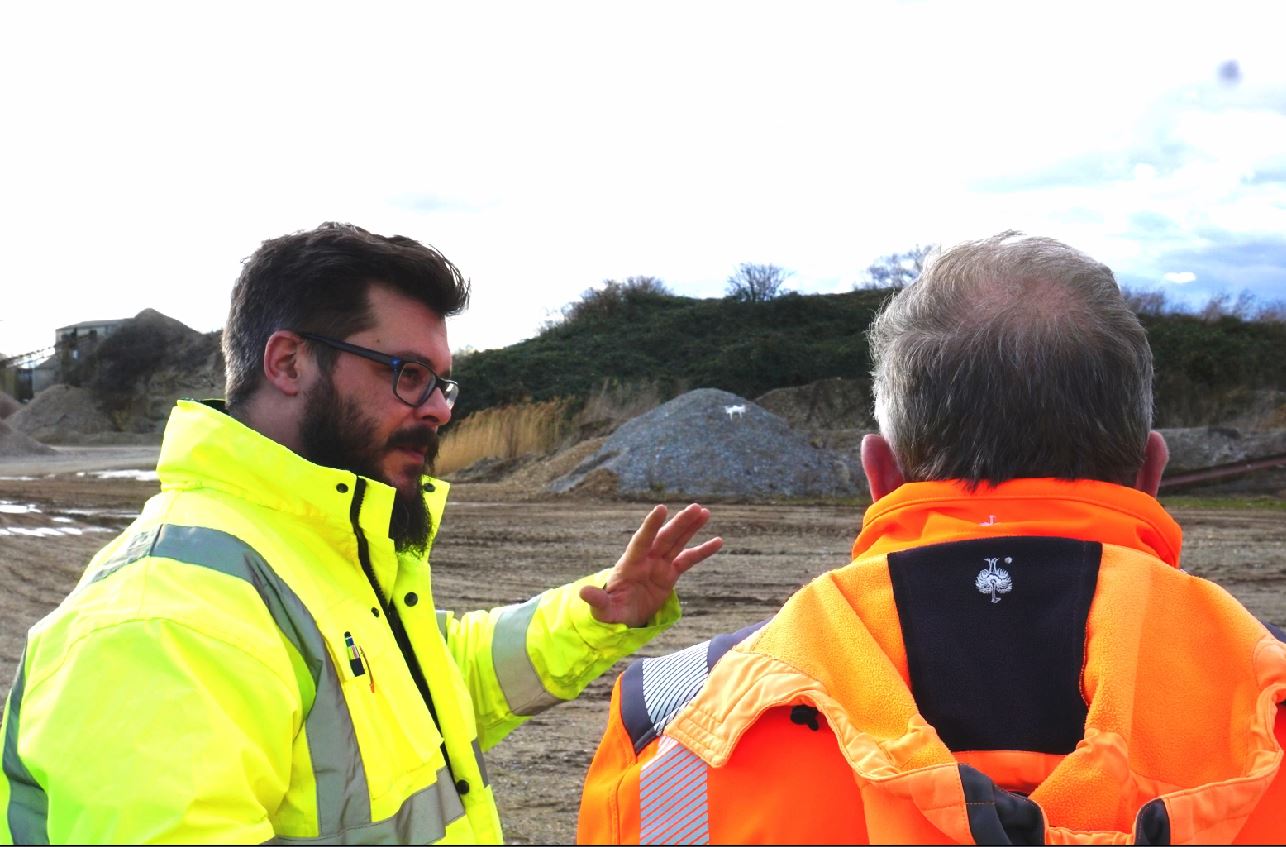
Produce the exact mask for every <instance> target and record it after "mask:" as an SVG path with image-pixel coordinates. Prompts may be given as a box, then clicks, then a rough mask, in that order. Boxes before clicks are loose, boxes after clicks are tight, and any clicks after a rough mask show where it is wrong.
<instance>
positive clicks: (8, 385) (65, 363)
mask: <svg viewBox="0 0 1286 847" xmlns="http://www.w3.org/2000/svg"><path fill="white" fill-rule="evenodd" d="M124 323H125V320H124V319H122V320H114V321H81V322H80V323H76V324H71V325H70V326H62V327H59V328H58V329H56V330H54V345H53V347H46V348H44V349H43V350H33V351H31V352H30V353H23V354H21V355H17V356H12V357H10V358H8V359H0V389H2V390H4V391H5V392H6V393H7V394H9V395H10V396H12V397H14V398H16V399H17V400H20V401H27V400H30V399H31V398H32V397H33V396H35V395H36V394H39V393H40V392H41V391H43V390H45V389H46V388H48V387H49V386H51V385H56V384H57V383H60V382H66V381H67V375H68V374H69V373H70V372H71V369H72V368H73V367H74V366H75V364H76V363H77V362H79V361H81V360H82V359H84V358H85V357H87V356H89V354H90V353H93V352H94V349H95V348H96V347H97V346H98V345H99V343H100V342H101V341H102V340H103V339H104V338H107V337H108V336H110V335H112V334H113V333H115V332H116V331H117V330H118V329H120V328H121V326H122V325H124ZM51 353H52V354H53V355H50V354H51Z"/></svg>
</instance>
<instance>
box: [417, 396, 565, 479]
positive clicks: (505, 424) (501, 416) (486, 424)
mask: <svg viewBox="0 0 1286 847" xmlns="http://www.w3.org/2000/svg"><path fill="white" fill-rule="evenodd" d="M567 407H568V403H567V401H565V400H546V401H543V402H540V403H519V404H516V405H512V406H500V407H498V408H494V409H484V410H483V411H481V412H475V413H474V414H472V415H470V416H469V417H467V418H465V419H464V420H463V421H461V422H460V423H459V424H458V425H456V426H453V427H452V428H451V430H450V431H449V432H447V433H444V434H443V436H442V449H441V452H439V453H438V461H437V466H436V472H437V473H439V474H442V475H444V476H445V475H446V474H449V473H451V472H453V471H458V470H460V469H461V468H466V467H468V466H469V465H472V464H473V463H474V462H476V461H478V460H480V459H516V458H517V457H519V456H522V455H524V454H527V453H547V452H549V451H550V450H553V449H554V448H555V447H556V446H558V444H559V443H560V442H561V441H562V439H563V436H564V435H565V434H566V430H567V426H568V416H567Z"/></svg>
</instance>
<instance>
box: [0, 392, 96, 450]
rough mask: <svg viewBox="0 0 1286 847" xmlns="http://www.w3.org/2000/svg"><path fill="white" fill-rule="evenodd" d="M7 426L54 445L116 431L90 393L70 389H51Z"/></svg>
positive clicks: (14, 416)
mask: <svg viewBox="0 0 1286 847" xmlns="http://www.w3.org/2000/svg"><path fill="white" fill-rule="evenodd" d="M7 423H8V424H9V426H11V427H13V428H14V429H15V430H17V431H18V432H22V433H26V434H27V435H30V436H31V437H32V438H35V439H38V440H40V441H50V442H54V443H59V442H68V441H77V440H80V439H81V438H82V437H83V436H86V435H94V434H98V433H105V432H111V431H113V430H114V429H116V427H114V426H112V420H111V418H109V417H107V415H106V414H104V413H103V411H102V410H101V409H99V408H98V404H97V403H95V402H94V398H93V397H92V396H91V395H90V393H89V392H88V391H86V390H85V389H83V388H77V387H75V386H71V385H51V386H49V387H48V388H46V389H45V390H44V391H42V392H40V393H39V394H37V395H36V396H35V397H33V398H31V402H30V403H28V404H27V405H26V406H24V407H23V408H22V410H21V411H19V412H17V413H15V414H14V415H13V416H12V417H11V418H9V420H8V421H7Z"/></svg>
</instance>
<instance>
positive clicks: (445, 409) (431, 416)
mask: <svg viewBox="0 0 1286 847" xmlns="http://www.w3.org/2000/svg"><path fill="white" fill-rule="evenodd" d="M415 416H416V417H418V418H420V419H421V420H426V421H430V422H431V423H433V424H434V425H435V426H445V425H446V423H447V421H449V420H451V407H450V406H449V405H447V398H446V395H445V394H443V393H442V387H441V386H440V385H436V386H434V387H433V390H432V391H430V392H429V396H428V397H425V398H424V402H423V403H421V404H420V405H418V406H416V407H415Z"/></svg>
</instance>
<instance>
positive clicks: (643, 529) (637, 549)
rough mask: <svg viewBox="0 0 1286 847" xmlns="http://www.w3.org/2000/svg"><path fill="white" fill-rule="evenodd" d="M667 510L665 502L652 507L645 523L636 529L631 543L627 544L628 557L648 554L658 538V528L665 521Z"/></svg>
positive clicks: (644, 520)
mask: <svg viewBox="0 0 1286 847" xmlns="http://www.w3.org/2000/svg"><path fill="white" fill-rule="evenodd" d="M667 511H668V510H667V509H666V508H665V504H664V503H658V504H657V505H655V506H653V507H652V511H650V512H648V513H647V517H645V518H644V519H643V523H641V524H639V528H638V529H637V530H635V531H634V535H633V536H632V537H631V538H630V543H629V544H627V545H625V557H626V558H629V559H635V558H638V557H640V556H646V555H647V554H648V551H649V550H651V549H652V545H653V543H654V542H655V540H656V536H657V530H658V529H660V527H661V524H662V523H663V522H664V521H665V515H666V512H667Z"/></svg>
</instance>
